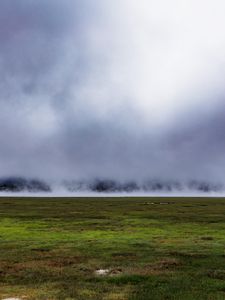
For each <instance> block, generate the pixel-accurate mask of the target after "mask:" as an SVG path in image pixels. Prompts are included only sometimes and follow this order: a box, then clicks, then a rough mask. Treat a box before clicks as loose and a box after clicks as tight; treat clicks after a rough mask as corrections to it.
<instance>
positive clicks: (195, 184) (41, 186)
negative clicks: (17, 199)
mask: <svg viewBox="0 0 225 300" xmlns="http://www.w3.org/2000/svg"><path fill="white" fill-rule="evenodd" d="M54 186H56V185H53V187H52V186H51V185H50V184H49V183H47V182H45V181H43V180H38V179H25V178H22V177H10V178H2V179H0V191H1V192H3V191H4V192H15V193H16V192H34V193H35V192H51V191H52V190H54ZM59 186H60V187H61V188H63V190H66V191H68V192H74V193H75V192H82V191H83V192H85V191H90V192H96V193H118V192H126V193H132V192H146V193H147V192H159V193H160V192H161V193H170V192H181V191H193V192H204V193H207V192H221V191H223V189H224V187H223V185H222V184H214V183H210V182H206V181H197V180H192V181H188V182H182V183H181V182H179V181H174V180H167V181H165V180H164V181H163V180H147V181H144V182H142V183H137V182H135V181H124V182H120V181H117V180H109V179H95V180H89V181H88V180H84V181H73V180H71V181H63V182H62V183H60V184H59Z"/></svg>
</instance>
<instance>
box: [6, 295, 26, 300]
mask: <svg viewBox="0 0 225 300" xmlns="http://www.w3.org/2000/svg"><path fill="white" fill-rule="evenodd" d="M23 299H26V296H22V298H18V297H12V298H4V299H2V300H23Z"/></svg>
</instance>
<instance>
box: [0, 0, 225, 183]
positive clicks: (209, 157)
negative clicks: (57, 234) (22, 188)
mask: <svg viewBox="0 0 225 300" xmlns="http://www.w3.org/2000/svg"><path fill="white" fill-rule="evenodd" d="M224 9H225V3H224V2H223V1H222V0H215V1H213V2H212V1H209V0H206V1H203V0H201V1H198V3H196V1H194V0H190V1H188V2H187V1H180V0H179V1H178V0H172V1H169V2H168V1H166V0H160V1H159V0H157V1H156V0H151V1H147V0H141V1H136V0H129V1H128V0H123V1H121V0H115V1H112V3H111V2H110V3H109V2H108V1H103V0H96V1H91V0H82V1H81V0H65V1H60V0H39V1H35V0H1V2H0V105H1V109H0V128H1V129H0V177H7V176H23V177H35V178H43V179H48V180H63V179H79V180H80V179H90V178H112V179H118V180H136V181H139V180H144V179H146V178H157V179H158V178H159V179H162V180H167V179H170V180H192V179H196V180H207V181H214V182H217V181H219V182H223V183H224V182H225V178H224V169H225V157H224V146H225V135H224V131H225V109H224V108H225V100H224V96H225V90H224V87H225V85H224V75H225V74H224V73H225V58H224V52H225V34H224V27H225V19H224Z"/></svg>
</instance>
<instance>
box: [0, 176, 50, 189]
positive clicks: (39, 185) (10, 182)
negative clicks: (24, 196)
mask: <svg viewBox="0 0 225 300" xmlns="http://www.w3.org/2000/svg"><path fill="white" fill-rule="evenodd" d="M0 191H4V192H15V193H16V192H25V191H27V192H34V193H36V192H50V191H51V187H50V186H49V185H48V184H47V183H46V182H44V181H42V180H38V179H25V178H19V177H11V178H2V179H0Z"/></svg>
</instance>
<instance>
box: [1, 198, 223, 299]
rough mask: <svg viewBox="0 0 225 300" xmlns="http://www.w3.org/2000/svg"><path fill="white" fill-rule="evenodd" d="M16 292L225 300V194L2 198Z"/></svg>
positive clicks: (5, 289) (6, 259) (7, 278)
mask: <svg viewBox="0 0 225 300" xmlns="http://www.w3.org/2000/svg"><path fill="white" fill-rule="evenodd" d="M160 203H161V204H160ZM162 203H164V204H162ZM165 203H167V204H165ZM98 269H109V273H108V274H107V275H105V276H97V275H96V274H95V271H96V270H98ZM8 297H21V298H23V299H28V300H29V299H35V300H39V299H40V300H47V299H48V300H72V299H77V300H157V299H181V300H186V299H190V300H193V299H200V300H201V299H202V300H203V299H212V300H217V299H218V300H219V299H225V199H216V198H215V199H212V198H211V199H209V198H169V199H163V198H161V199H159V198H156V199H154V198H76V199H75V198H74V199H70V198H57V199H51V198H42V199H38V198H0V300H1V299H4V298H8Z"/></svg>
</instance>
